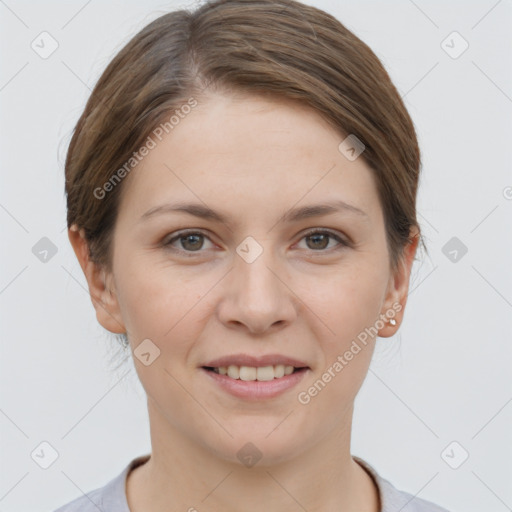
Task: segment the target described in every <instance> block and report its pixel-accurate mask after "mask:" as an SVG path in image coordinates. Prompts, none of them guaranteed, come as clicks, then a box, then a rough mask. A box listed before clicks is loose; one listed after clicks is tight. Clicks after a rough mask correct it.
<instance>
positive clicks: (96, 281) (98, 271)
mask: <svg viewBox="0 0 512 512" xmlns="http://www.w3.org/2000/svg"><path fill="white" fill-rule="evenodd" d="M68 237H69V241H70V242H71V245H72V246H73V250H74V251H75V254H76V257H77V258H78V261H79V263H80V266H81V267H82V270H83V272H84V275H85V278H86V279H87V283H88V285H89V293H90V295H91V300H92V304H93V306H94V309H95V310H96V318H97V319H98V322H99V323H100V324H101V325H102V326H103V327H104V328H105V329H107V330H108V331H110V332H113V333H119V334H121V333H126V328H125V326H124V323H123V320H122V316H121V311H120V308H119V303H118V301H117V297H116V294H115V290H112V291H111V289H110V284H109V283H110V282H111V281H113V279H112V276H111V275H110V274H107V273H106V272H105V270H104V269H103V268H101V267H99V266H98V265H97V264H96V263H94V262H93V261H91V260H90V254H89V246H88V243H87V240H86V239H85V235H84V230H83V229H81V230H78V227H77V225H76V224H73V225H72V226H71V227H70V228H69V229H68Z"/></svg>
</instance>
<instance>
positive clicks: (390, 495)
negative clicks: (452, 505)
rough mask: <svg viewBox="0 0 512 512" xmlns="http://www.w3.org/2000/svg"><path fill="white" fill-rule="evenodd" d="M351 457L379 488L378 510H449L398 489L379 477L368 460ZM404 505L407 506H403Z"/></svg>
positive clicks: (443, 511)
mask: <svg viewBox="0 0 512 512" xmlns="http://www.w3.org/2000/svg"><path fill="white" fill-rule="evenodd" d="M352 458H353V459H354V460H355V461H356V462H357V463H359V464H360V465H361V466H362V467H363V468H364V469H365V470H366V471H367V472H368V473H369V474H370V476H371V477H372V478H373V480H374V481H375V483H376V485H377V488H378V489H379V495H380V500H381V510H380V512H398V511H399V510H402V509H404V510H407V512H449V511H448V510H446V509H445V508H442V507H440V506H439V505H436V504H435V503H432V502H431V501H427V500H424V499H422V498H418V497H417V496H414V495H412V494H410V493H407V492H405V491H400V490H398V489H397V488H396V487H394V486H393V484H392V483H391V482H389V481H388V480H386V479H385V478H383V477H381V476H380V475H379V474H378V473H377V471H376V470H375V468H373V467H372V466H371V465H370V464H368V462H366V461H364V460H363V459H361V458H359V457H355V456H352ZM406 506H407V508H405V507H406Z"/></svg>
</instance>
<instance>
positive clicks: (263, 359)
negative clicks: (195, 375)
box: [202, 354, 308, 368]
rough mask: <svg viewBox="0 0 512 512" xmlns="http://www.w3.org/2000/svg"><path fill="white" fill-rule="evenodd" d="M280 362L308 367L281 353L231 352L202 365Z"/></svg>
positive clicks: (269, 364) (214, 366) (262, 364)
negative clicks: (251, 353)
mask: <svg viewBox="0 0 512 512" xmlns="http://www.w3.org/2000/svg"><path fill="white" fill-rule="evenodd" d="M278 364H282V365H284V366H294V367H295V368H308V365H307V364H306V363H305V362H303V361H299V360H298V359H295V358H293V357H288V356H284V355H281V354H265V355H263V356H251V355H249V354H233V355H231V356H224V357H219V358H217V359H213V360H211V361H209V362H208V363H206V364H204V365H202V366H204V367H208V368H219V367H221V366H230V365H234V366H251V367H255V368H258V367H260V366H275V365H278Z"/></svg>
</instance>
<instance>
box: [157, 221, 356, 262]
mask: <svg viewBox="0 0 512 512" xmlns="http://www.w3.org/2000/svg"><path fill="white" fill-rule="evenodd" d="M188 235H201V236H203V237H205V238H207V239H208V240H209V237H208V235H207V234H206V233H203V232H202V231H198V230H194V229H189V230H185V231H180V232H178V233H177V234H176V235H175V236H173V237H172V238H170V239H169V240H167V241H166V242H164V243H163V246H164V247H165V248H166V249H169V250H171V251H173V252H177V253H181V254H186V255H187V257H189V258H190V257H191V258H193V257H196V256H197V255H200V254H201V253H202V252H204V251H202V250H198V251H187V250H185V249H182V248H180V249H177V248H175V247H171V244H172V243H174V242H175V241H178V240H180V239H181V238H185V237H186V236H188ZM312 235H327V236H329V237H330V238H333V239H334V240H336V241H337V242H338V244H339V245H338V246H337V247H334V248H330V249H318V250H315V249H308V251H309V252H310V253H313V254H316V253H330V252H331V251H338V250H341V249H344V248H346V247H350V246H351V244H350V242H349V241H347V240H344V239H343V238H342V237H340V236H339V235H338V234H336V233H334V232H332V231H330V230H326V229H320V228H315V229H312V230H310V231H308V232H306V233H304V234H303V235H302V237H301V239H300V240H299V241H302V240H303V239H304V238H308V237H310V236H312ZM210 241H211V240H210Z"/></svg>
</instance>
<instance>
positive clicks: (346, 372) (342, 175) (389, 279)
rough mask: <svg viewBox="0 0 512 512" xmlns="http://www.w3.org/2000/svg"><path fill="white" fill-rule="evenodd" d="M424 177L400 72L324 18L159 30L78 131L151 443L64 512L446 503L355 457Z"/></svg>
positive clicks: (278, 15)
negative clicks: (369, 377) (359, 414)
mask: <svg viewBox="0 0 512 512" xmlns="http://www.w3.org/2000/svg"><path fill="white" fill-rule="evenodd" d="M419 166H420V155H419V149H418V144H417V139H416V135H415V130H414V127H413V123H412V121H411V119H410V117H409V115H408V113H407V111H406V109H405V107H404V105H403V103H402V101H401V98H400V96H399V94H398V93H397V91H396V89H395V87H394V86H393V85H392V83H391V81H390V79H389V76H388V74H387V73H386V71H385V70H384V68H383V67H382V65H381V63H380V62H379V60H378V59H377V57H376V56H375V55H374V54H373V52H372V51H371V50H370V49H369V48H368V46H366V45H365V44H364V43H363V42H362V41H360V40H359V39H358V38H357V37H356V36H355V35H354V34H352V33H351V32H350V31H348V30H347V29H346V28H345V27H344V26H343V25H341V24H340V23H339V22H338V21H337V20H335V19H334V18H333V17H331V16H330V15H328V14H326V13H325V12H323V11H321V10H318V9H316V8H313V7H309V6H306V5H303V4H300V3H297V2H292V1H269V0H265V1H249V0H218V1H213V2H210V3H207V4H206V5H204V6H202V7H200V8H198V9H197V10H196V11H194V12H192V13H189V12H185V11H178V12H171V13H169V14H166V15H164V16H161V17H160V18H158V19H157V20H156V21H154V22H152V23H150V24H149V25H148V26H147V27H145V28H144V29H143V30H142V31H141V32H140V33H138V34H137V35H136V36H135V37H134V38H133V39H132V40H131V41H130V42H129V43H128V44H127V45H126V46H125V48H123V49H122V50H121V51H120V52H119V54H118V55H117V56H116V57H115V58H114V60H113V61H112V62H111V63H110V65H109V66H108V67H107V69H106V70H105V72H104V73H103V75H102V76H101V78H100V80H99V81H98V84H97V85H96V87H95V89H94V91H93V93H92V95H91V97H90V99H89V101H88V103H87V106H86V108H85V111H84V113H83V114H82V116H81V118H80V120H79V122H78V124H77V126H76V129H75V132H74V135H73V138H72V140H71V143H70V146H69V151H68V155H67V159H66V193H67V201H68V219H67V220H68V227H69V238H70V241H71V244H72V246H73V248H74V250H75V253H76V255H77V258H78V260H79V262H80V264H81V267H82V269H83V271H84V274H85V276H86V278H87V281H88V285H89V289H90V293H91V298H92V301H93V304H94V307H95V309H96V315H97V318H98V321H99V322H100V324H101V325H102V326H103V327H105V328H106V329H107V330H109V331H110V332H112V333H117V334H119V335H121V336H124V337H125V340H126V344H127V346H129V347H130V349H131V351H132V353H133V360H134V364H135V367H136V370H137V374H138V377H139V378H140V381H141V383H142V385H143V387H144V390H145V392H146V394H147V403H148V413H149V420H150V432H151V443H152V450H151V454H149V455H143V456H140V457H138V458H136V459H134V460H132V461H131V462H130V463H129V464H128V465H127V466H126V468H125V470H124V471H123V472H122V473H121V474H120V475H118V476H117V477H116V478H114V479H113V480H112V481H111V482H109V483H108V484H107V485H106V486H104V487H102V488H100V489H97V490H96V491H93V492H92V493H89V495H88V496H83V497H81V498H78V499H77V500H75V501H73V502H72V503H70V504H68V505H66V506H64V507H62V508H60V509H59V512H70V511H84V512H85V511H89V510H90V511H93V510H98V509H99V510H102V511H105V512H107V511H116V512H142V511H144V512H148V511H150V512H160V511H164V510H165V511H166V512H168V511H170V510H189V511H194V510H199V511H201V510H219V511H220V510H222V511H229V510H244V511H246V512H247V511H249V512H251V511H256V510H258V511H259V510H266V511H273V510H281V511H282V510H307V511H342V512H356V511H358V512H361V511H368V512H378V511H382V512H391V511H398V510H402V509H404V510H408V511H443V510H445V509H442V508H440V507H438V506H436V505H434V504H433V503H430V502H427V501H425V500H422V499H420V498H416V497H413V496H412V495H410V494H407V493H405V492H402V491H399V490H397V489H396V488H395V487H394V486H393V485H392V484H391V483H390V482H388V481H387V480H385V479H383V478H382V477H381V476H380V475H379V474H378V473H377V471H376V470H375V469H374V468H373V467H372V466H370V465H369V464H368V463H367V462H366V461H364V460H362V459H360V458H359V457H353V456H352V455H351V454H350V438H351V424H352V414H353V405H354V399H355V397H356V395H357V393H358V391H359V389H360V387H361V385H362V383H363V381H364V378H365V376H366V374H367V371H368V367H369V364H370V360H371V356H372V353H373V349H374V346H375V342H376V338H377V336H380V337H389V336H392V335H393V334H395V333H396V331H397V330H398V329H399V327H400V324H401V322H402V319H403V315H404V308H405V305H406V301H407V290H408V284H409V276H410V271H411V267H412V264H413V261H414V257H415V253H416V249H417V246H418V244H419V243H420V238H421V235H420V230H419V226H418V222H417V219H416V206H415V202H416V192H417V185H418V176H419Z"/></svg>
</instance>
